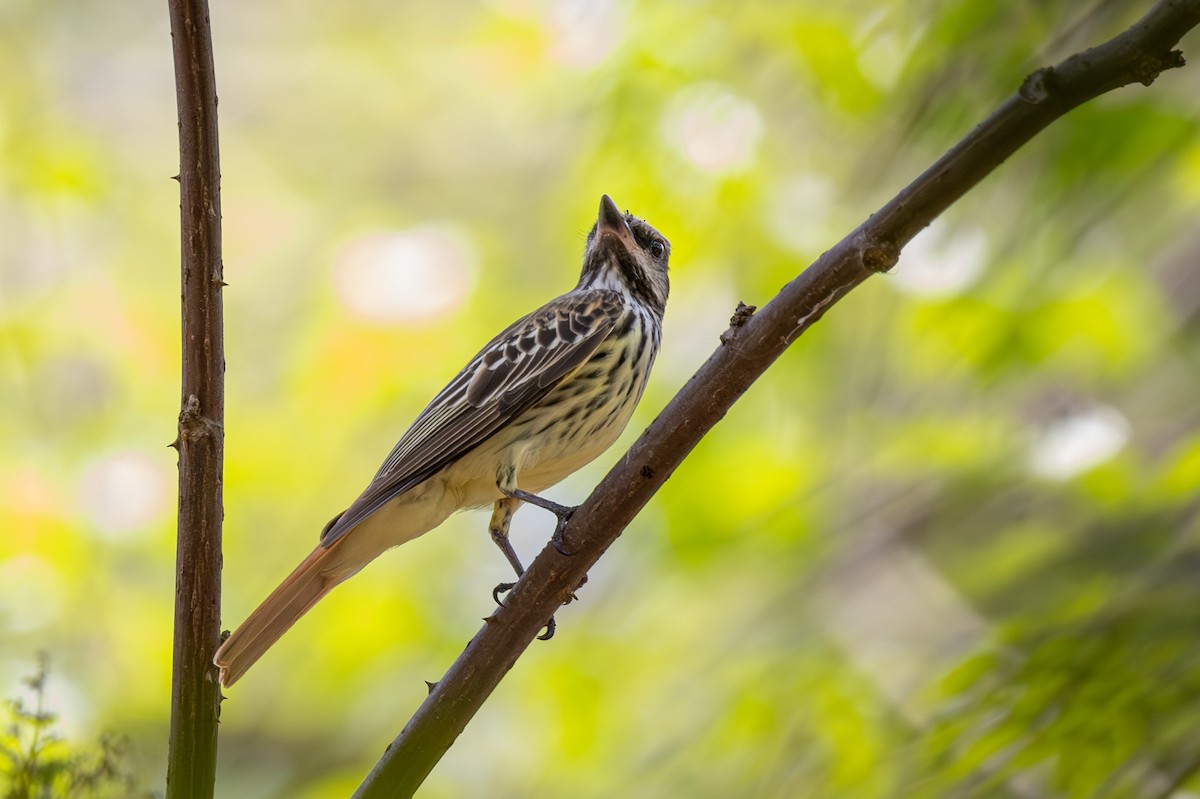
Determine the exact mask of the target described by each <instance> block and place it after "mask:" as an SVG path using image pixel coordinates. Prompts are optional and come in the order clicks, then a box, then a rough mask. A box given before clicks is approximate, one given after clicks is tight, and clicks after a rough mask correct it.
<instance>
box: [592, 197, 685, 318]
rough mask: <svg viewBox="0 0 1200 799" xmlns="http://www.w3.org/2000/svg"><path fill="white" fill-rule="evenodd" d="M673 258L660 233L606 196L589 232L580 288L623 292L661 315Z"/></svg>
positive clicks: (601, 201)
mask: <svg viewBox="0 0 1200 799" xmlns="http://www.w3.org/2000/svg"><path fill="white" fill-rule="evenodd" d="M670 258H671V243H670V242H669V241H667V240H666V239H665V238H663V235H662V234H661V233H659V232H658V231H657V230H655V229H654V228H652V227H650V225H648V224H646V223H645V222H644V221H642V220H641V219H638V218H637V217H636V216H633V215H632V214H628V213H625V214H622V213H621V212H620V210H618V209H617V204H616V203H614V202H613V201H612V198H611V197H609V196H608V195H607V194H605V195H604V196H603V197H601V198H600V216H599V218H598V219H597V220H596V224H595V225H593V226H592V231H591V232H590V233H588V238H587V250H586V251H585V252H584V254H583V274H582V275H581V276H580V278H579V285H580V286H581V287H583V286H588V287H593V288H609V289H613V290H614V291H620V292H622V293H625V294H628V295H629V296H631V297H633V298H634V299H635V300H637V301H639V302H641V303H643V304H644V305H646V306H648V307H649V308H651V309H653V310H654V311H655V313H657V314H658V315H659V316H662V313H663V310H664V309H665V308H666V305H667V293H668V291H669V290H670V283H669V281H668V280H667V262H668V261H669V260H670Z"/></svg>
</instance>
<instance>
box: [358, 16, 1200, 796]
mask: <svg viewBox="0 0 1200 799" xmlns="http://www.w3.org/2000/svg"><path fill="white" fill-rule="evenodd" d="M1197 24H1200V0H1160V2H1159V3H1157V4H1156V5H1155V6H1154V7H1153V8H1152V9H1151V10H1150V11H1149V12H1148V13H1147V14H1146V16H1145V17H1143V18H1142V19H1141V20H1140V21H1139V22H1138V23H1137V24H1135V25H1134V26H1133V27H1131V28H1130V29H1129V30H1127V31H1125V32H1124V33H1122V34H1121V35H1119V36H1117V37H1116V38H1114V39H1112V40H1110V41H1108V42H1105V43H1104V44H1101V45H1099V46H1097V47H1094V48H1092V49H1090V50H1087V51H1085V52H1082V53H1078V54H1076V55H1073V56H1071V57H1070V58H1068V59H1066V60H1065V61H1063V62H1062V63H1060V64H1058V65H1057V66H1054V67H1047V68H1043V69H1040V70H1038V71H1036V72H1034V73H1033V74H1032V75H1030V76H1029V77H1028V78H1026V79H1025V81H1024V83H1023V84H1022V85H1021V88H1020V90H1019V91H1018V92H1017V93H1016V94H1015V95H1013V96H1012V97H1010V98H1009V99H1008V100H1006V101H1005V102H1004V103H1003V104H1002V105H1001V106H1000V107H999V108H998V109H996V111H995V112H993V113H992V115H991V116H989V117H988V118H987V119H986V120H985V121H984V122H983V123H982V124H981V125H979V126H978V127H977V128H975V130H973V131H972V132H971V133H970V134H969V135H967V137H966V138H964V139H963V140H962V141H960V142H959V143H958V144H956V145H955V146H954V147H953V148H952V149H951V150H950V151H949V152H947V153H946V154H945V155H944V156H942V157H941V158H940V159H939V160H938V161H937V162H936V163H935V164H933V166H931V167H930V168H929V169H927V170H926V171H925V172H924V173H923V174H922V175H921V176H920V177H918V178H917V179H916V180H914V181H913V182H912V183H911V184H909V185H908V186H907V187H906V188H904V189H903V190H902V191H901V192H900V193H899V194H898V195H896V197H895V198H894V199H892V200H891V201H890V202H889V203H887V205H885V206H884V207H883V208H881V209H880V210H879V211H878V212H876V213H874V214H872V215H871V217H870V218H869V219H868V220H867V221H866V222H864V223H863V224H862V225H860V226H859V227H858V228H857V229H856V230H854V231H853V232H851V233H850V234H849V235H848V236H846V237H845V238H844V239H842V240H841V241H840V242H838V243H837V244H836V245H835V246H834V247H833V248H832V249H830V250H829V251H828V252H826V253H825V254H824V255H822V256H821V257H820V258H819V259H818V260H817V261H816V262H815V263H813V264H812V265H811V266H810V267H809V268H808V269H806V270H804V272H803V273H801V274H800V275H799V276H798V277H797V278H795V279H794V280H793V281H792V282H791V283H789V284H788V285H787V286H785V287H784V289H783V290H782V291H781V292H780V293H779V294H778V295H777V296H776V297H775V298H774V299H772V300H771V301H770V302H769V303H768V304H767V305H766V306H765V307H764V308H763V309H762V310H761V311H760V312H759V313H758V314H756V315H754V316H748V314H747V313H744V312H741V311H739V313H738V314H735V316H734V319H733V320H731V327H730V329H729V330H728V331H727V332H726V333H725V334H724V335H722V336H721V346H719V347H718V348H717V351H716V352H714V353H713V355H712V356H711V357H710V358H709V359H708V361H706V362H705V363H704V365H703V366H701V367H700V370H699V371H698V372H696V374H695V375H694V376H693V377H692V379H691V380H690V381H688V383H687V385H686V386H684V387H683V389H682V390H681V391H680V392H679V393H678V394H677V395H676V396H675V398H674V399H673V400H671V402H670V404H668V405H667V407H666V408H665V409H663V411H662V413H661V414H659V416H658V418H657V419H655V420H654V422H653V423H652V424H651V425H650V427H649V428H648V429H647V430H646V431H645V433H643V434H642V436H641V438H639V439H638V441H637V442H636V443H635V444H634V445H633V447H632V448H631V449H630V450H629V452H628V453H626V454H625V456H624V457H623V458H622V459H621V460H620V462H619V463H617V465H616V466H614V467H613V469H612V470H611V471H610V472H609V473H608V475H607V476H606V477H605V478H604V480H603V481H602V482H601V483H600V485H599V486H597V487H596V490H595V491H593V492H592V494H591V496H590V497H589V498H588V499H587V501H586V502H585V503H584V504H583V505H582V506H581V507H580V509H579V511H578V512H577V513H576V514H575V516H574V518H573V519H572V520H571V522H570V524H569V526H568V528H567V531H566V541H567V545H568V547H570V548H571V549H573V550H575V554H574V555H573V556H572V557H564V556H562V555H560V554H559V553H558V552H556V551H555V549H554V548H553V547H549V546H548V547H546V549H544V550H543V551H542V553H541V554H540V555H538V557H537V559H536V560H535V561H534V562H533V563H532V564H531V565H530V567H529V570H528V571H527V572H526V573H525V576H524V577H523V578H522V579H521V581H520V582H519V583H517V585H516V587H515V588H514V589H513V590H512V592H511V593H510V594H509V596H508V598H507V600H506V603H505V604H506V606H505V607H502V608H499V609H498V610H497V611H496V612H495V614H494V615H492V616H491V617H490V618H489V619H487V623H486V624H485V625H484V626H483V628H482V629H481V630H480V631H479V633H478V634H476V636H475V638H474V639H472V641H471V642H470V643H469V644H468V645H467V648H466V650H464V651H463V653H462V654H461V655H460V656H459V658H458V660H456V661H455V662H454V664H453V665H452V666H451V667H450V670H449V671H447V672H446V674H445V676H444V677H443V678H442V680H441V681H440V682H438V683H437V684H436V685H433V686H432V687H431V689H430V693H429V696H428V697H427V698H426V700H425V702H424V703H423V704H422V705H421V707H420V708H419V709H418V710H417V712H416V713H415V714H414V715H413V717H412V718H411V719H410V720H409V722H408V724H407V725H406V726H405V727H404V729H403V730H402V731H401V732H400V734H399V735H398V736H397V737H396V739H395V741H393V743H392V744H391V746H389V747H388V750H387V751H386V752H385V753H384V755H383V757H382V758H381V759H380V760H379V762H378V763H377V764H376V765H375V767H374V768H373V769H372V770H371V773H370V774H368V775H367V777H366V779H365V780H364V781H363V783H362V785H361V786H360V787H359V789H358V791H357V792H356V793H355V797H357V798H358V799H379V798H380V797H407V796H411V795H412V794H413V793H414V792H415V791H416V789H417V788H418V787H419V786H420V785H421V783H422V782H423V781H424V780H425V778H426V776H428V774H429V772H430V771H431V770H432V769H433V767H434V766H435V765H436V764H437V762H438V760H440V759H441V757H442V755H443V754H445V752H446V751H447V750H448V749H449V748H450V746H451V744H453V742H454V740H455V738H457V737H458V735H459V733H461V732H462V730H463V728H464V727H465V726H466V724H467V722H468V721H469V720H470V719H471V717H472V716H473V715H474V714H475V713H476V712H477V711H478V710H479V708H480V706H481V705H482V704H483V702H484V701H485V700H486V699H487V697H488V696H489V695H490V694H491V692H492V690H493V689H494V688H495V687H496V685H497V684H499V682H500V680H501V679H502V678H503V677H504V675H505V674H506V673H507V672H508V670H509V669H510V668H512V666H513V664H514V663H515V662H516V660H517V658H518V657H519V656H520V654H521V653H522V652H523V651H524V650H525V648H526V647H528V646H529V644H530V643H531V642H532V641H533V639H534V636H536V635H537V634H538V632H539V631H540V630H541V629H542V627H543V626H544V625H545V624H546V622H547V620H548V619H549V618H550V616H551V615H552V614H553V613H554V611H555V610H556V609H557V608H558V607H559V606H560V605H561V604H562V603H563V602H564V601H565V600H566V599H567V597H568V595H569V594H570V593H571V591H572V589H574V588H575V587H576V586H577V585H578V584H579V583H580V581H581V580H582V579H583V578H584V576H585V575H586V574H587V572H588V570H589V569H590V568H591V567H592V565H593V564H594V563H595V562H596V561H597V560H598V559H599V558H600V556H601V555H602V554H603V553H604V551H605V550H606V549H608V547H609V546H611V545H612V543H613V542H614V541H615V540H616V539H617V537H618V536H619V535H620V534H621V532H622V531H623V530H624V529H625V527H626V525H628V524H629V522H630V521H631V520H632V519H633V517H634V516H635V515H636V514H637V513H638V511H640V510H641V508H642V507H643V506H644V505H645V504H646V502H647V501H648V500H649V499H650V497H652V496H653V495H654V493H655V492H656V491H658V489H659V488H661V487H662V484H663V483H664V482H666V480H667V478H668V477H670V475H671V473H672V472H673V471H674V470H675V468H676V467H677V466H679V464H680V463H681V462H682V461H683V459H684V458H685V457H686V456H687V455H688V453H689V452H691V450H692V449H693V448H694V447H695V446H696V444H697V443H698V442H699V441H700V439H701V438H703V437H704V435H705V434H706V433H707V432H708V431H709V430H710V429H712V427H713V425H715V424H716V423H717V422H718V421H720V419H721V418H722V417H723V416H724V415H725V413H726V412H727V411H728V410H729V408H730V407H731V406H732V405H733V403H734V402H736V401H737V399H738V397H740V396H741V395H742V394H743V393H744V392H745V391H746V389H748V388H749V387H750V385H751V384H752V383H754V381H755V380H757V379H758V377H759V376H760V375H761V374H762V373H763V372H764V371H765V370H766V369H767V367H769V366H770V365H771V364H772V363H773V362H774V361H775V359H776V358H778V357H779V355H780V354H781V353H782V352H783V351H784V350H785V349H787V347H788V345H790V344H791V343H792V342H793V341H795V340H796V339H797V338H798V337H799V336H800V335H801V334H802V333H803V332H804V331H805V330H807V329H808V328H809V327H810V326H811V325H813V324H814V323H815V322H816V321H817V320H818V319H820V318H821V316H822V315H824V313H825V312H826V311H827V310H828V309H829V308H830V307H831V306H832V305H833V304H834V303H836V302H837V301H838V300H840V299H841V298H842V297H844V296H845V295H846V294H847V293H848V292H849V291H850V290H852V289H853V288H854V287H855V286H857V285H858V284H859V283H862V282H863V281H864V280H866V279H867V278H868V277H870V276H871V275H872V274H874V273H876V272H886V271H887V270H888V269H890V268H891V267H893V266H894V265H895V264H896V262H897V260H898V259H899V257H900V251H901V249H902V248H903V247H904V246H905V245H906V244H907V243H908V242H909V240H911V239H912V237H913V236H915V235H916V234H917V233H918V232H919V231H920V230H921V229H922V228H924V227H925V226H926V225H928V224H929V223H930V222H931V221H933V220H934V219H935V218H936V217H937V216H938V215H939V214H941V213H942V212H943V211H945V210H946V209H947V208H948V207H949V206H950V205H951V204H952V203H954V201H955V200H957V199H958V198H959V197H961V196H962V195H963V194H965V193H966V192H967V191H969V190H970V189H971V188H972V187H974V186H975V185H976V184H978V183H979V182H980V181H981V180H983V178H984V177H986V176H987V175H988V174H989V173H990V172H991V171H992V170H993V169H995V168H996V167H997V166H999V165H1000V164H1001V163H1003V161H1004V160H1005V159H1006V158H1008V157H1009V156H1010V155H1012V154H1013V153H1014V152H1016V151H1017V150H1018V149H1019V148H1020V147H1021V146H1023V145H1024V144H1025V143H1026V142H1028V141H1029V140H1030V139H1031V138H1033V137H1034V136H1035V135H1036V134H1037V133H1038V132H1039V131H1041V130H1042V129H1043V128H1045V127H1046V126H1048V125H1049V124H1050V123H1051V122H1053V121H1055V120H1056V119H1058V118H1059V117H1061V116H1063V115H1064V114H1065V113H1067V112H1068V111H1070V110H1071V109H1072V108H1075V107H1076V106H1078V105H1080V104H1081V103H1084V102H1086V101H1087V100H1090V99H1092V98H1094V97H1097V96H1099V95H1101V94H1103V93H1105V92H1108V91H1111V90H1112V89H1116V88H1118V87H1121V86H1126V85H1128V84H1131V83H1142V84H1145V85H1149V84H1150V83H1152V82H1153V81H1154V79H1155V78H1157V77H1158V75H1159V73H1160V72H1162V71H1163V70H1167V69H1173V68H1175V67H1180V66H1183V63H1184V62H1183V57H1182V55H1181V54H1180V53H1179V52H1177V51H1174V50H1172V48H1173V47H1174V46H1175V45H1176V44H1177V43H1178V42H1179V40H1180V39H1181V38H1182V37H1183V35H1184V34H1185V33H1187V32H1188V31H1189V30H1190V29H1192V28H1193V27H1195V26H1196V25H1197Z"/></svg>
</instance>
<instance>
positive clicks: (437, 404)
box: [214, 195, 670, 685]
mask: <svg viewBox="0 0 1200 799" xmlns="http://www.w3.org/2000/svg"><path fill="white" fill-rule="evenodd" d="M669 257H670V245H669V243H668V242H667V241H666V239H664V238H663V237H662V236H661V235H660V234H659V233H658V232H657V231H656V230H654V228H652V227H650V226H649V225H648V224H646V223H645V222H643V221H641V220H639V219H637V218H635V217H633V216H630V215H628V214H624V215H622V214H621V213H620V211H618V210H617V207H616V205H615V204H614V203H613V202H612V200H610V199H609V198H608V196H607V195H606V196H605V197H603V198H602V200H601V202H600V216H599V219H598V220H597V223H596V226H595V227H593V228H592V232H591V233H590V234H589V235H588V244H587V249H586V251H585V253H584V262H583V271H582V274H581V276H580V279H579V284H578V285H577V286H576V287H575V288H574V289H573V290H571V291H570V292H568V293H566V294H564V295H562V296H561V297H558V298H556V299H554V300H551V301H550V302H548V303H547V304H546V305H544V306H542V307H541V308H539V309H538V310H536V311H534V312H533V313H531V314H529V315H527V316H525V317H523V318H521V319H518V320H517V321H516V322H514V323H513V324H511V325H509V327H508V328H506V329H505V330H504V331H503V332H502V333H500V334H499V335H498V336H496V337H495V338H494V339H492V340H491V341H490V342H488V344H487V345H486V346H485V347H484V348H483V349H482V350H480V352H479V353H478V354H477V355H476V356H475V357H474V358H472V359H471V361H470V363H468V364H467V366H466V367H465V368H464V369H463V370H462V371H461V372H459V374H458V376H457V377H455V378H454V379H453V380H452V381H451V382H450V384H449V385H448V386H446V387H445V388H444V389H442V391H441V392H439V393H438V395H437V396H436V397H434V398H433V400H432V401H430V403H429V405H428V406H427V407H426V408H425V410H424V411H422V412H421V414H420V415H419V416H418V417H417V419H416V421H414V422H413V424H412V426H411V427H410V428H409V429H408V431H407V432H405V434H404V435H403V436H401V438H400V441H399V442H398V443H397V444H396V446H395V448H394V449H393V450H392V452H391V454H390V455H388V457H387V459H386V460H385V461H384V463H383V466H382V467H381V468H380V469H379V472H378V473H377V474H376V475H375V478H374V479H373V480H372V481H371V483H370V485H368V486H367V488H366V490H365V491H363V493H362V494H361V495H360V496H359V497H358V499H356V500H355V501H354V502H353V503H352V504H351V505H350V507H349V508H347V509H346V510H345V511H344V512H343V513H341V514H340V515H338V516H337V517H335V518H334V519H333V520H332V521H331V522H330V523H329V524H328V525H327V526H326V528H325V530H324V532H323V533H322V534H321V539H320V543H319V544H318V546H317V548H316V549H315V550H314V551H313V552H312V554H310V555H309V556H308V557H307V558H306V559H305V560H304V561H303V562H302V563H301V564H300V565H299V566H298V567H296V569H295V570H294V571H293V572H292V573H291V574H290V575H289V576H288V577H287V578H286V579H285V580H284V581H283V583H282V584H281V585H280V586H279V587H278V588H277V589H275V591H274V592H273V593H272V594H271V595H270V596H269V597H267V599H266V600H265V601H264V602H263V603H262V605H260V606H259V608H258V609H257V610H255V611H254V612H253V613H252V614H251V615H250V617H249V618H248V619H247V620H246V621H245V623H243V624H242V626H241V627H240V628H238V629H237V630H236V631H235V632H234V633H233V635H231V636H230V637H229V639H228V640H226V641H225V643H224V644H223V645H222V646H221V648H220V649H219V650H218V651H217V654H216V657H215V658H214V662H215V663H216V665H217V666H218V667H220V669H221V681H222V683H223V684H225V685H232V684H233V683H234V682H235V681H236V680H237V679H238V678H239V677H240V676H241V675H242V674H243V673H244V672H245V671H246V669H248V668H249V667H250V666H251V665H252V664H253V663H254V662H255V661H256V660H258V658H259V657H260V656H261V655H262V653H263V652H265V651H266V649H267V648H268V647H270V646H271V645H272V644H273V643H274V642H275V641H276V640H278V639H279V637H280V636H281V635H283V633H284V632H286V631H287V629H288V628H289V627H291V625H292V624H294V623H295V621H296V620H297V619H298V618H299V617H300V616H301V615H303V614H304V613H305V612H306V611H307V610H308V609H309V608H311V607H312V606H313V605H314V604H316V602H317V601H318V600H320V599H321V597H323V596H324V595H325V594H326V593H328V592H329V591H330V590H331V589H332V588H333V587H334V586H335V585H337V584H338V583H340V582H342V581H343V580H345V579H347V578H348V577H350V576H352V575H353V574H355V573H356V572H357V571H358V570H359V569H361V568H362V567H363V566H365V565H367V563H369V562H370V561H372V560H374V559H375V557H377V556H378V555H379V554H381V553H382V552H383V551H384V550H386V549H388V548H390V547H393V546H396V545H397V544H402V543H404V542H405V541H410V540H412V539H413V538H416V537H417V536H419V535H421V534H423V533H425V532H428V531H429V530H431V529H433V528H434V527H436V526H437V525H439V524H441V523H442V521H444V520H445V519H446V517H448V516H449V515H450V514H451V513H454V512H455V511H457V510H460V509H462V508H472V507H484V506H487V505H489V504H493V505H494V506H495V508H494V512H493V514H492V521H491V525H490V530H491V533H492V537H493V539H495V540H496V542H497V543H498V544H499V545H500V547H501V549H502V550H503V551H504V552H505V555H506V556H507V557H508V559H509V560H510V562H512V564H513V567H514V568H515V569H516V570H517V572H518V574H519V573H520V572H521V565H520V562H519V561H518V560H517V558H516V555H515V554H514V553H513V551H512V547H511V545H509V544H508V538H507V536H508V522H509V520H510V519H511V517H512V513H513V512H514V511H515V510H516V508H517V506H519V505H520V501H519V500H517V499H515V498H513V497H512V496H510V495H509V494H506V493H505V492H510V493H511V492H512V491H513V490H515V489H520V490H522V491H526V492H529V493H533V494H536V493H538V492H540V491H543V490H545V489H546V488H549V487H550V486H552V485H554V484H555V483H557V482H559V481H560V480H562V479H563V478H564V477H566V476H567V475H569V474H571V473H572V472H574V471H575V470H577V469H579V468H580V467H581V466H583V465H584V464H586V463H588V462H590V461H592V460H593V459H595V458H596V457H597V456H598V455H600V453H602V452H604V450H606V449H608V447H609V446H611V444H612V442H613V441H614V440H616V438H617V436H618V435H620V433H621V431H622V430H623V429H624V428H625V425H626V424H627V423H628V421H629V417H630V416H631V415H632V413H633V409H634V407H635V406H636V405H637V403H638V400H639V399H640V398H641V395H642V391H643V389H644V388H645V385H646V379H647V378H648V377H649V374H650V369H651V366H652V365H653V363H654V358H655V355H656V354H657V352H658V345H659V340H660V337H661V330H662V315H663V311H664V308H665V306H666V301H667V293H668V280H667V262H668V259H669ZM502 489H503V490H502Z"/></svg>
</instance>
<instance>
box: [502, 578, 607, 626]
mask: <svg viewBox="0 0 1200 799" xmlns="http://www.w3.org/2000/svg"><path fill="white" fill-rule="evenodd" d="M584 579H585V582H586V578H584ZM514 585H516V583H500V584H499V585H497V586H496V587H495V588H493V589H492V599H494V600H496V604H497V605H499V606H500V607H504V601H503V600H502V599H500V595H501V594H504V593H508V592H509V591H511V590H512V589H513V586H514ZM580 585H583V583H580ZM576 598H577V597H576V596H575V594H574V593H572V594H571V596H570V598H569V599H567V602H570V601H571V600H572V599H576ZM567 602H564V603H563V604H564V605H565V604H567ZM557 627H558V625H557V623H556V622H555V621H554V617H553V616H551V617H550V621H548V622H546V628H545V630H544V631H543V632H542V634H541V635H539V636H538V640H539V641H549V640H550V639H551V638H553V637H554V630H555V629H556V628H557Z"/></svg>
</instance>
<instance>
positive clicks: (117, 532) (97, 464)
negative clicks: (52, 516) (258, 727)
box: [78, 450, 171, 540]
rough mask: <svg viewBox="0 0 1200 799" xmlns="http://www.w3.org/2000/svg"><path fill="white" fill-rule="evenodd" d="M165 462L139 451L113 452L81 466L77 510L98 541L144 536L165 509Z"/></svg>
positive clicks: (166, 485)
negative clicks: (81, 512) (84, 517)
mask: <svg viewBox="0 0 1200 799" xmlns="http://www.w3.org/2000/svg"><path fill="white" fill-rule="evenodd" d="M164 469H165V466H164V463H163V462H160V461H159V460H155V458H154V457H152V456H151V455H149V454H148V453H146V452H142V451H140V450H127V451H124V452H116V453H112V454H109V455H105V456H103V457H101V458H98V459H96V460H94V461H92V462H91V463H89V464H88V465H87V466H85V467H84V469H83V473H82V474H81V475H80V478H79V486H78V501H79V507H80V510H82V511H83V514H84V516H86V517H87V519H88V521H89V522H91V528H92V530H93V532H95V533H96V534H98V535H99V537H101V538H107V539H111V540H122V539H129V538H134V537H136V536H138V535H144V534H146V533H148V532H149V531H150V525H151V524H152V523H153V522H154V521H155V520H156V519H158V518H159V517H160V516H161V515H162V514H163V513H165V512H166V510H167V505H168V501H169V495H170V483H171V481H170V479H169V477H168V476H167V474H165V473H164Z"/></svg>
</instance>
